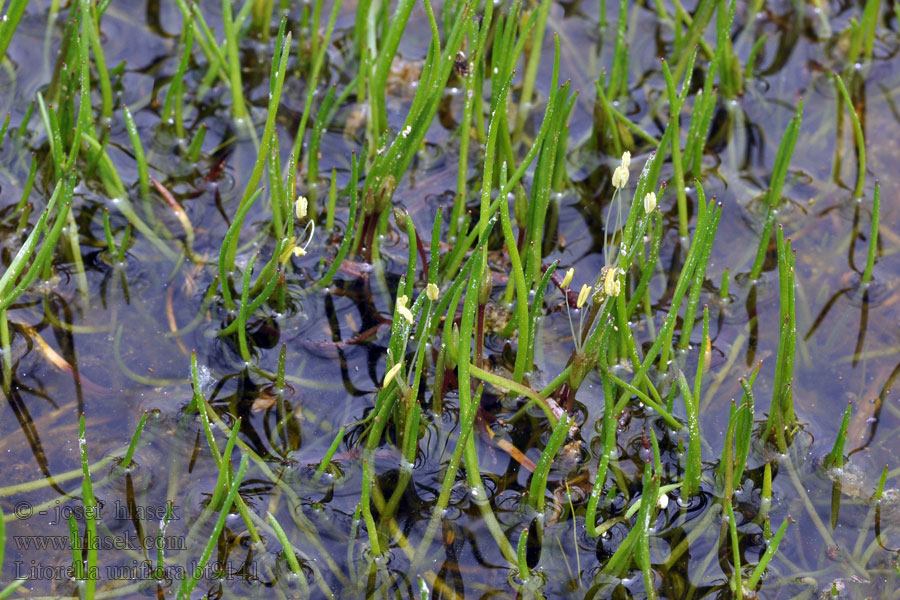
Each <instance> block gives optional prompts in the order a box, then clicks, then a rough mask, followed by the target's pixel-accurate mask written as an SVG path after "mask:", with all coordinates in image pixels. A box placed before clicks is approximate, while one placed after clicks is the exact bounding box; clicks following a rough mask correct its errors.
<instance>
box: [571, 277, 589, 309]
mask: <svg viewBox="0 0 900 600" xmlns="http://www.w3.org/2000/svg"><path fill="white" fill-rule="evenodd" d="M590 294H591V286H589V285H588V284H586V283H585V284H584V285H582V286H581V291H580V292H578V300H577V301H576V302H575V306H577V307H578V308H581V307H582V306H584V303H585V302H587V299H588V296H590Z"/></svg>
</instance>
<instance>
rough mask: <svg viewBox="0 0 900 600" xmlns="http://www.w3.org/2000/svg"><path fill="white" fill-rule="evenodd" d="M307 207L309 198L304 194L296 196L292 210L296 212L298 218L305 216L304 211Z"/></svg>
mask: <svg viewBox="0 0 900 600" xmlns="http://www.w3.org/2000/svg"><path fill="white" fill-rule="evenodd" d="M308 209H309V200H307V199H306V196H297V201H296V202H295V203H294V212H296V213H297V218H298V219H305V218H306V211H307V210H308Z"/></svg>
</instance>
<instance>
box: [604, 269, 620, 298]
mask: <svg viewBox="0 0 900 600" xmlns="http://www.w3.org/2000/svg"><path fill="white" fill-rule="evenodd" d="M618 275H619V270H618V269H617V268H616V267H612V268H610V269H609V270H608V271H607V272H606V277H605V278H604V279H603V292H604V293H605V294H606V295H607V296H610V297H615V296H618V295H619V292H620V291H621V289H622V285H621V284H620V283H619V277H618Z"/></svg>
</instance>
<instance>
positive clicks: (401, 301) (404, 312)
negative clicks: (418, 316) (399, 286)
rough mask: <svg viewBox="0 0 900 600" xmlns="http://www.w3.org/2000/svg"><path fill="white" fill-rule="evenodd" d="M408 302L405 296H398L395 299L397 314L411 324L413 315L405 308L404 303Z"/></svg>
mask: <svg viewBox="0 0 900 600" xmlns="http://www.w3.org/2000/svg"><path fill="white" fill-rule="evenodd" d="M407 302H409V298H407V297H406V295H403V296H400V297H399V298H397V313H398V314H399V315H400V316H401V317H403V318H404V319H406V320H407V321H408V322H409V323H412V322H413V314H412V313H411V312H410V311H409V309H408V308H406V303H407Z"/></svg>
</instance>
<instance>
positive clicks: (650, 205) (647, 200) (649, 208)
mask: <svg viewBox="0 0 900 600" xmlns="http://www.w3.org/2000/svg"><path fill="white" fill-rule="evenodd" d="M654 208H656V194H655V193H653V192H649V193H648V194H647V195H646V196H644V213H645V214H648V215H649V214H650V213H652V212H653V209H654Z"/></svg>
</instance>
